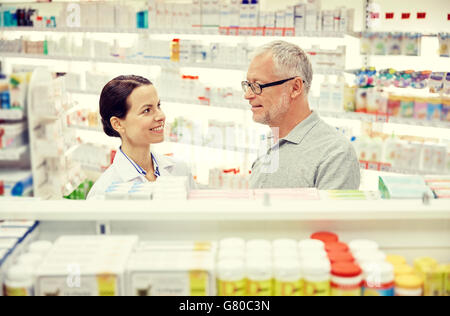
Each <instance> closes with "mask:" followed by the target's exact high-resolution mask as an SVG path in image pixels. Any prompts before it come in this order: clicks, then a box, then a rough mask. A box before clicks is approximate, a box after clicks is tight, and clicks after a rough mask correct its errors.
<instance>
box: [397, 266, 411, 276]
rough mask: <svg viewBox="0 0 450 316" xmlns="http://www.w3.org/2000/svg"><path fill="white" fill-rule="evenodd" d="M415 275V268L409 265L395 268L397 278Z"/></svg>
mask: <svg viewBox="0 0 450 316" xmlns="http://www.w3.org/2000/svg"><path fill="white" fill-rule="evenodd" d="M413 274H414V268H413V267H411V266H409V265H407V264H401V265H395V266H394V275H395V277H398V276H402V275H413Z"/></svg>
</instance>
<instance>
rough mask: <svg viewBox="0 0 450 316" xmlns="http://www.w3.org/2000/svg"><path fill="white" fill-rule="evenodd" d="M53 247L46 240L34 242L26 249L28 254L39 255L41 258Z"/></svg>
mask: <svg viewBox="0 0 450 316" xmlns="http://www.w3.org/2000/svg"><path fill="white" fill-rule="evenodd" d="M52 247H53V244H52V243H51V242H50V241H46V240H40V241H35V242H33V243H31V244H30V246H29V247H28V252H30V253H36V254H41V255H42V256H45V255H46V254H47V253H48V252H49V251H50V250H51V249H52Z"/></svg>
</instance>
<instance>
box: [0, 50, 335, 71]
mask: <svg viewBox="0 0 450 316" xmlns="http://www.w3.org/2000/svg"><path fill="white" fill-rule="evenodd" d="M1 54H2V56H1V57H9V58H29V59H45V60H63V61H68V62H71V61H73V62H98V63H115V64H124V65H147V66H159V67H163V68H172V69H178V68H182V67H186V68H207V69H225V70H236V71H246V69H247V66H246V65H237V64H232V65H226V64H219V63H201V62H199V63H183V62H172V61H170V60H167V59H164V60H159V59H154V58H139V59H137V58H135V59H130V58H125V59H121V58H117V57H103V58H98V57H96V58H93V57H79V56H56V55H40V54H24V53H6V52H1ZM343 72H344V70H339V69H317V70H314V73H315V74H318V75H339V74H342V73H343Z"/></svg>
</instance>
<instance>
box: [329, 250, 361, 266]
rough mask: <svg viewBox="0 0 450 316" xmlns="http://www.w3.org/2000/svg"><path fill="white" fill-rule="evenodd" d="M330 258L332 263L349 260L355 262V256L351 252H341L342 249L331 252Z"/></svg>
mask: <svg viewBox="0 0 450 316" xmlns="http://www.w3.org/2000/svg"><path fill="white" fill-rule="evenodd" d="M328 259H330V263H331V264H334V263H338V262H349V263H353V262H355V258H354V257H353V256H352V254H351V253H349V252H340V251H337V252H329V253H328Z"/></svg>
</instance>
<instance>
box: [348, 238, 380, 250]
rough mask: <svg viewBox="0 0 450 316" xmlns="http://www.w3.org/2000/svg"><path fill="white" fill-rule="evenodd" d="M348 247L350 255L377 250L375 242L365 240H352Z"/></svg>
mask: <svg viewBox="0 0 450 316" xmlns="http://www.w3.org/2000/svg"><path fill="white" fill-rule="evenodd" d="M348 246H349V248H350V250H351V252H352V253H356V252H358V251H375V250H378V244H377V243H376V242H375V241H372V240H366V239H358V240H352V241H351V242H350V243H349V244H348Z"/></svg>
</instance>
